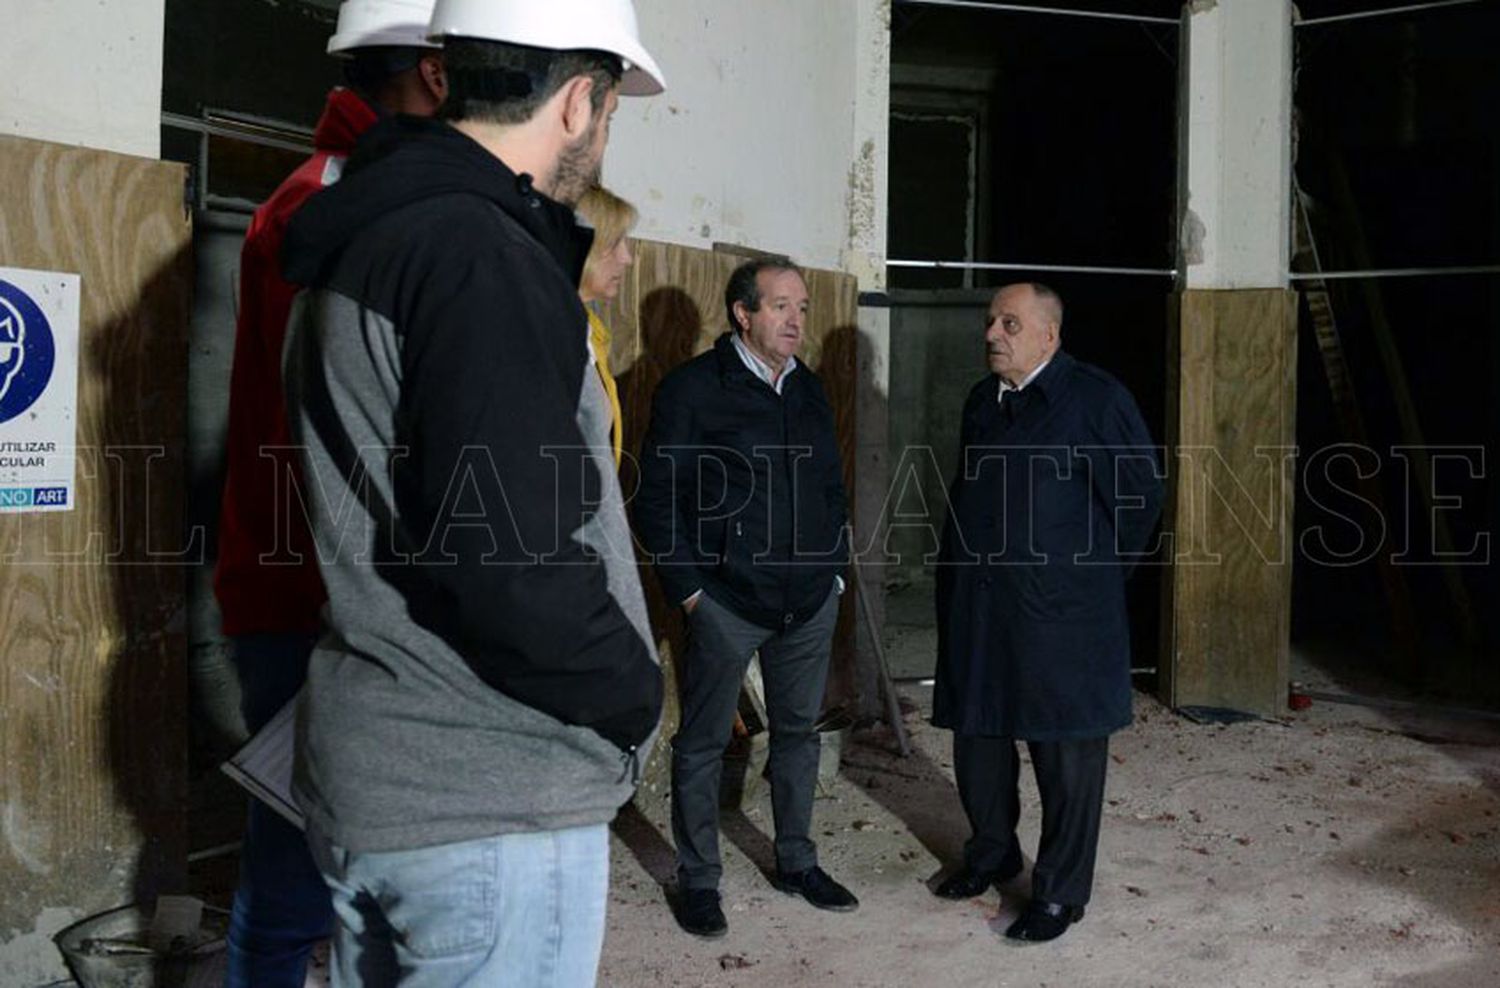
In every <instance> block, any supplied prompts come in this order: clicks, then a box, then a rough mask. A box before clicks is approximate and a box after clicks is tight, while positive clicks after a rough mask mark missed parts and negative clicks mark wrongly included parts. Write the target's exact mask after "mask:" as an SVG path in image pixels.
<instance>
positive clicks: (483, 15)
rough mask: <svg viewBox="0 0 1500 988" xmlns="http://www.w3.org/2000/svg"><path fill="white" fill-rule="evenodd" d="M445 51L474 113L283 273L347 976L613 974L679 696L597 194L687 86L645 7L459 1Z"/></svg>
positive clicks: (534, 981)
mask: <svg viewBox="0 0 1500 988" xmlns="http://www.w3.org/2000/svg"><path fill="white" fill-rule="evenodd" d="M432 32H433V34H434V35H435V36H442V37H443V38H444V40H445V43H446V48H447V52H448V56H447V57H448V70H449V87H450V88H449V100H448V103H447V107H446V110H445V117H446V118H447V119H446V120H440V121H428V120H418V119H414V118H405V117H397V118H394V119H391V120H388V121H385V122H383V123H382V124H380V125H378V126H377V127H375V128H374V129H373V130H371V131H370V132H369V133H368V134H367V136H366V138H365V139H363V140H362V141H361V143H360V146H359V147H358V149H357V150H356V152H355V154H354V155H353V157H351V159H350V161H349V164H348V167H347V169H346V170H345V173H344V178H343V180H342V181H341V182H340V183H339V184H338V185H336V186H334V187H332V188H331V189H329V190H328V191H326V192H324V193H320V194H319V195H317V196H315V197H313V198H312V199H311V200H309V202H308V203H307V205H306V206H304V207H303V209H302V210H301V211H300V212H299V213H298V215H297V217H296V218H295V220H294V221H293V223H292V225H291V228H290V230H289V231H288V235H287V240H286V246H285V248H284V251H283V255H282V257H283V266H284V268H285V272H286V274H287V277H288V280H290V281H293V282H294V283H298V284H303V285H307V286H309V287H310V289H311V290H310V291H308V292H306V293H304V294H303V296H301V298H300V299H299V302H298V305H297V307H296V309H294V312H293V316H292V321H291V327H290V332H289V335H288V342H287V352H286V378H287V394H288V402H289V405H290V418H291V422H292V427H293V433H294V436H295V439H296V442H297V443H298V444H299V446H300V447H301V449H302V455H303V457H304V462H305V467H306V470H305V476H306V480H305V485H304V486H305V490H304V491H303V494H302V496H303V499H304V500H305V501H306V503H307V505H308V507H309V512H310V517H311V521H312V528H313V532H314V535H315V537H316V542H317V548H318V552H319V565H320V569H321V572H322V576H323V579H324V581H325V583H326V584H327V586H328V594H329V601H328V606H327V611H326V614H325V622H326V633H325V635H324V638H323V640H322V642H321V643H320V645H319V647H318V649H317V651H316V652H315V653H314V655H313V658H312V661H311V667H310V670H309V675H308V683H307V687H306V689H305V691H304V693H303V697H302V701H301V706H300V708H299V711H298V756H297V767H296V775H295V794H296V797H297V800H298V802H299V803H300V804H301V806H302V808H303V809H304V811H305V812H306V815H307V819H308V826H309V842H310V844H311V846H312V848H313V852H314V856H315V858H316V859H317V861H318V865H319V868H320V869H321V870H322V872H323V874H324V877H325V879H326V880H327V881H328V884H329V886H330V888H331V890H332V892H333V900H334V907H335V911H336V913H337V915H338V919H339V930H338V933H337V935H336V937H335V944H334V945H335V954H334V969H335V984H397V983H401V984H424V985H425V984H458V983H475V984H491V983H499V981H500V972H501V971H502V970H503V971H504V974H505V979H506V980H505V983H516V984H526V985H577V984H591V983H592V982H593V979H594V972H595V969H596V967H597V963H598V956H599V950H600V946H601V944H602V941H603V931H604V902H605V893H606V890H607V885H608V875H609V869H608V847H609V838H608V832H607V829H606V828H607V824H608V821H609V820H610V819H611V818H612V817H613V816H614V814H615V812H616V810H617V809H618V808H619V806H620V805H621V804H623V803H624V802H625V801H626V800H628V799H629V798H630V796H631V794H632V792H633V790H634V786H635V784H636V782H637V781H638V779H639V774H638V772H639V766H640V763H641V761H642V760H643V759H644V758H645V755H646V753H647V751H648V750H649V745H650V743H651V742H652V740H653V739H654V735H655V732H656V727H657V721H658V717H659V713H660V707H661V699H662V679H661V674H660V671H659V669H658V667H657V664H656V655H655V651H654V648H653V645H652V636H651V632H650V628H649V625H648V623H647V619H646V608H645V603H644V600H643V598H642V595H641V589H640V584H639V581H638V579H637V576H636V569H635V560H634V554H633V552H632V548H631V542H630V536H629V531H628V528H627V525H626V520H625V514H624V508H623V504H622V499H621V495H620V489H619V484H618V481H617V479H616V476H615V473H614V470H613V460H612V454H611V452H610V447H609V438H608V437H609V433H608V428H609V419H610V412H609V404H608V400H607V398H606V397H605V395H604V392H603V388H602V386H601V385H600V383H599V378H598V375H597V374H595V373H592V372H590V368H589V363H590V355H589V351H588V345H587V337H586V326H587V323H586V319H585V314H584V311H583V309H582V307H581V304H580V302H579V301H578V293H577V285H578V276H579V274H580V272H581V269H582V265H583V260H584V257H585V255H586V253H587V249H588V246H589V240H590V235H589V233H588V231H586V230H584V229H582V228H580V227H578V226H577V225H576V223H575V221H574V218H573V212H572V210H571V208H569V206H570V205H571V204H572V203H573V202H575V201H576V200H577V198H578V196H579V195H581V194H582V192H583V191H584V190H585V189H587V188H588V187H589V186H590V185H591V184H593V182H594V181H595V180H596V179H597V177H598V173H599V164H600V161H601V159H602V156H603V152H604V146H605V143H606V141H607V140H608V132H609V116H610V114H611V113H612V112H613V110H614V107H615V105H616V103H617V102H618V97H619V95H621V94H625V95H636V94H638V95H649V94H652V93H656V92H660V91H661V89H662V85H661V73H660V71H659V70H658V69H657V68H656V66H655V63H654V62H653V61H652V59H651V57H650V55H649V54H647V53H646V51H645V49H644V48H643V47H642V46H641V45H640V42H639V40H638V39H637V32H636V25H635V16H634V11H633V9H632V8H631V6H630V3H629V0H550V2H549V4H548V5H546V6H545V8H544V7H540V6H538V5H536V4H534V3H528V2H526V0H439V2H438V4H437V7H436V10H435V12H434V15H433V23H432ZM560 46H566V47H560Z"/></svg>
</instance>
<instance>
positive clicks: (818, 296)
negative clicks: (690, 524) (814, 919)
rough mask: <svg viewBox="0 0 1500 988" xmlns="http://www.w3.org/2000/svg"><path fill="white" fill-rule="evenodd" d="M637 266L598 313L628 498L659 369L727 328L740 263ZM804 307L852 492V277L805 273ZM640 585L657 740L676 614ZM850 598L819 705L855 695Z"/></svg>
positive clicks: (650, 247) (812, 361)
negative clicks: (659, 695)
mask: <svg viewBox="0 0 1500 988" xmlns="http://www.w3.org/2000/svg"><path fill="white" fill-rule="evenodd" d="M631 247H632V249H633V250H634V252H635V258H636V260H635V264H634V265H633V266H632V267H631V269H630V271H629V272H628V273H627V275H626V278H625V285H624V287H623V288H622V290H621V292H620V295H619V297H618V298H616V299H615V301H614V302H613V303H612V304H611V305H610V306H608V307H607V308H606V309H605V310H604V311H603V312H602V318H603V319H604V322H605V324H606V325H608V326H609V327H610V328H611V331H612V333H613V342H612V345H611V348H610V366H611V367H612V368H613V369H614V373H615V377H616V380H617V381H618V383H619V387H620V405H621V408H622V413H623V415H624V419H625V430H624V431H625V451H626V462H625V465H624V466H623V467H622V469H621V482H622V484H623V486H624V490H625V496H626V498H627V500H628V499H629V498H630V497H631V496H632V495H633V494H634V492H635V489H636V486H637V483H638V477H639V475H638V473H637V471H636V466H635V463H634V462H633V457H634V456H635V455H636V454H638V453H639V452H640V448H641V442H642V440H643V439H644V438H645V434H646V427H647V425H648V424H649V421H650V415H651V396H652V395H653V394H655V392H656V386H657V385H658V384H660V383H661V379H662V378H663V377H664V376H666V374H667V372H668V371H670V370H671V369H672V368H674V367H676V366H677V365H678V364H680V363H682V362H683V361H685V360H688V359H689V358H691V357H693V356H695V355H697V354H699V353H702V352H703V351H705V350H707V349H708V348H709V347H711V346H713V342H714V340H715V339H717V338H718V336H719V334H720V333H723V332H725V331H726V330H727V329H728V328H729V317H728V315H727V314H726V313H725V310H724V286H725V284H726V283H727V282H728V281H729V275H730V273H731V272H733V271H734V269H735V268H736V267H737V266H739V264H740V263H741V262H742V261H743V260H744V258H742V257H738V256H736V255H733V254H728V253H718V252H714V251H708V250H700V249H697V248H693V247H681V246H678V245H676V244H664V243H657V242H654V241H650V240H638V241H632V242H631ZM805 274H806V276H807V287H808V294H809V296H810V309H809V316H808V321H807V325H806V328H805V340H804V343H803V347H802V352H801V354H800V356H799V359H801V360H804V361H806V363H807V364H808V366H810V367H812V368H813V369H814V370H816V371H817V372H818V374H819V376H820V377H821V378H822V380H823V386H824V388H825V389H826V390H827V392H828V399H829V401H830V402H831V403H832V405H833V411H834V419H835V426H836V427H837V429H838V438H839V452H840V455H841V456H842V457H843V463H844V485H845V488H846V490H848V491H849V493H850V499H851V504H850V512H851V517H852V512H853V503H852V500H853V492H854V475H853V469H854V389H855V376H854V370H855V346H856V342H857V338H858V332H857V329H856V320H857V318H858V287H857V284H856V282H855V279H854V277H853V276H852V275H847V274H844V273H842V272H838V271H824V270H818V269H807V270H806V271H805ZM642 583H643V584H644V585H645V588H646V599H647V602H648V604H649V605H650V608H651V621H652V627H653V628H654V630H655V632H656V637H657V643H658V645H659V647H660V648H661V654H662V662H663V665H664V666H665V667H666V668H667V673H668V688H667V708H668V709H667V713H666V716H665V717H664V719H663V723H662V737H663V739H670V738H671V736H672V734H673V732H675V731H676V729H677V719H678V707H677V692H676V688H675V682H676V666H675V664H676V658H677V656H680V655H681V654H682V651H681V649H682V619H681V615H680V612H679V609H678V608H677V607H675V606H671V605H669V604H668V603H667V602H666V601H665V600H663V599H662V596H661V590H660V587H659V586H658V585H657V581H656V578H655V576H653V575H651V574H650V572H649V567H643V570H642ZM853 622H854V607H853V594H846V595H845V597H844V601H843V607H842V609H841V610H840V612H839V623H838V628H837V630H836V631H835V637H834V653H833V663H832V668H831V669H830V672H829V685H828V695H827V701H826V704H825V705H826V706H830V707H831V706H836V705H839V704H843V703H846V702H848V701H849V700H851V699H852V698H853V693H854V689H855V670H854V651H853V628H854V624H853ZM667 760H668V746H667V745H665V744H660V745H658V746H657V748H656V754H655V755H654V756H653V758H652V762H651V764H650V765H648V766H647V769H646V773H645V781H644V783H643V785H642V789H643V790H644V791H645V792H646V793H647V794H648V795H651V794H655V795H658V796H660V795H664V794H665V793H666V791H667V771H666V763H667Z"/></svg>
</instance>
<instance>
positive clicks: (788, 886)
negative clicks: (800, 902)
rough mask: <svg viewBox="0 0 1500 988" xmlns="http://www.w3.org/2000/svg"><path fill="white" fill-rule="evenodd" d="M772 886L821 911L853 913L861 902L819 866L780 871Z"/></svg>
mask: <svg viewBox="0 0 1500 988" xmlns="http://www.w3.org/2000/svg"><path fill="white" fill-rule="evenodd" d="M771 884H772V885H775V886H776V887H777V888H779V889H781V891H783V892H785V893H786V894H787V895H800V896H802V898H804V899H806V900H807V901H808V902H810V903H812V904H813V905H815V906H817V907H818V908H819V909H831V910H833V911H834V912H836V913H852V912H853V911H854V910H856V909H858V908H859V900H858V899H856V898H855V897H854V893H853V892H850V891H849V890H848V889H846V888H844V886H842V885H840V884H839V883H838V882H836V881H834V880H833V879H832V878H830V877H828V872H826V871H824V870H823V869H822V868H819V867H818V866H817V865H813V866H812V867H811V868H808V869H807V870H806V871H796V872H791V873H788V872H784V871H778V872H777V873H776V877H775V878H774V879H772V880H771Z"/></svg>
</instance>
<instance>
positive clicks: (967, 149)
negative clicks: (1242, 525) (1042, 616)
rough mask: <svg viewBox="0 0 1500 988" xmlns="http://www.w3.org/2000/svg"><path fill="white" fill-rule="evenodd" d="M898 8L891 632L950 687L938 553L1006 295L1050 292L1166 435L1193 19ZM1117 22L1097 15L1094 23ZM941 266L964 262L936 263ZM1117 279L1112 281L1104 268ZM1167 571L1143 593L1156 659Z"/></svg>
mask: <svg viewBox="0 0 1500 988" xmlns="http://www.w3.org/2000/svg"><path fill="white" fill-rule="evenodd" d="M1027 6H1028V7H1031V8H1049V7H1050V8H1056V11H1055V12H1045V9H1043V10H1038V9H1031V10H1017V9H1014V8H1013V7H1012V6H1010V5H1006V4H996V5H994V6H992V7H991V8H990V9H984V5H982V4H965V5H947V4H936V3H897V4H896V6H895V7H894V10H893V16H892V22H891V63H892V64H891V130H890V134H891V140H890V147H891V149H890V207H889V208H890V223H889V240H888V253H889V256H890V258H891V259H892V263H891V267H890V269H889V285H890V291H889V298H890V304H891V308H892V313H891V406H890V407H891V411H892V415H891V423H890V439H891V448H890V456H891V460H890V462H891V465H892V477H893V481H894V483H893V487H892V501H891V502H890V503H891V505H892V507H893V509H894V511H895V512H896V515H897V517H894V518H893V530H892V534H891V538H890V541H889V543H888V545H889V546H890V548H891V549H892V551H893V553H894V554H895V556H896V561H895V564H894V565H893V566H892V567H891V573H892V575H893V577H894V585H893V591H892V596H891V598H890V601H889V604H888V613H887V622H888V629H887V638H888V640H890V641H891V642H892V648H891V655H892V659H893V662H894V663H895V664H896V666H897V668H895V670H894V671H895V674H896V675H897V676H898V677H907V678H925V677H927V676H930V675H932V668H933V660H934V655H935V645H934V635H935V632H934V631H933V629H932V622H933V613H932V596H931V578H932V565H931V564H932V561H933V559H932V554H933V553H934V552H935V550H936V543H935V534H936V532H938V531H939V530H940V529H941V525H942V497H941V493H942V491H943V490H944V489H945V487H946V485H947V483H948V482H949V481H950V480H951V477H952V472H953V470H954V468H955V464H956V458H957V452H958V425H959V422H958V419H959V412H960V410H961V407H962V404H963V400H964V397H965V395H966V394H967V393H968V390H969V388H970V387H971V386H972V385H973V384H974V383H975V382H976V381H977V380H979V379H980V378H981V377H983V376H984V375H985V373H986V368H985V365H984V357H983V338H982V334H983V313H984V311H985V309H986V307H987V305H988V303H989V298H990V295H991V294H992V293H993V291H994V289H995V288H996V287H998V286H1001V285H1004V284H1008V283H1010V282H1014V281H1030V280H1038V281H1043V282H1045V283H1047V284H1049V285H1051V286H1052V287H1053V288H1055V289H1057V290H1058V291H1059V292H1060V293H1061V295H1062V296H1063V298H1064V300H1065V302H1066V305H1067V318H1066V321H1065V327H1064V330H1063V339H1064V346H1065V348H1066V349H1067V350H1068V352H1070V353H1072V354H1073V355H1074V356H1076V357H1078V358H1080V359H1082V360H1085V361H1088V362H1090V363H1094V364H1097V365H1099V366H1101V367H1103V368H1105V369H1106V370H1108V371H1109V372H1110V373H1112V374H1114V375H1115V376H1117V377H1119V378H1120V379H1121V380H1122V381H1123V382H1124V383H1125V384H1126V386H1127V387H1129V388H1130V390H1131V391H1132V392H1133V393H1134V394H1135V396H1136V398H1137V400H1138V401H1139V402H1140V404H1141V407H1142V411H1143V413H1144V415H1145V416H1146V419H1147V422H1148V424H1149V425H1150V427H1151V429H1152V432H1153V434H1154V435H1155V436H1156V438H1157V439H1158V441H1160V440H1161V437H1162V436H1163V431H1164V419H1165V415H1166V409H1165V406H1164V400H1165V372H1166V363H1165V361H1166V358H1165V341H1166V326H1167V316H1168V309H1169V306H1168V301H1169V298H1170V295H1171V292H1172V290H1173V279H1172V276H1171V269H1172V267H1173V255H1174V246H1173V227H1174V220H1173V217H1174V197H1175V184H1176V157H1177V156H1176V104H1177V58H1178V54H1177V33H1178V32H1177V18H1178V13H1179V7H1180V5H1179V4H1178V3H1176V2H1173V0H1164V2H1147V0H1136V2H1124V3H1089V2H1078V3H1073V2H1069V3H1049V4H1029V5H1027ZM1096 14H1097V15H1108V16H1092V15H1096ZM931 262H946V263H945V264H943V265H942V266H935V265H933V264H932V263H931ZM1100 269H1104V270H1100ZM1159 576H1160V574H1159V572H1154V571H1150V570H1148V569H1143V570H1142V572H1141V574H1140V578H1137V579H1133V580H1132V581H1131V590H1130V593H1131V595H1132V624H1133V633H1134V641H1133V648H1134V652H1135V654H1136V656H1137V665H1138V666H1142V667H1146V668H1149V667H1151V666H1154V664H1155V655H1156V649H1157V646H1156V642H1157V628H1158V624H1159V615H1158V611H1159Z"/></svg>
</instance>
